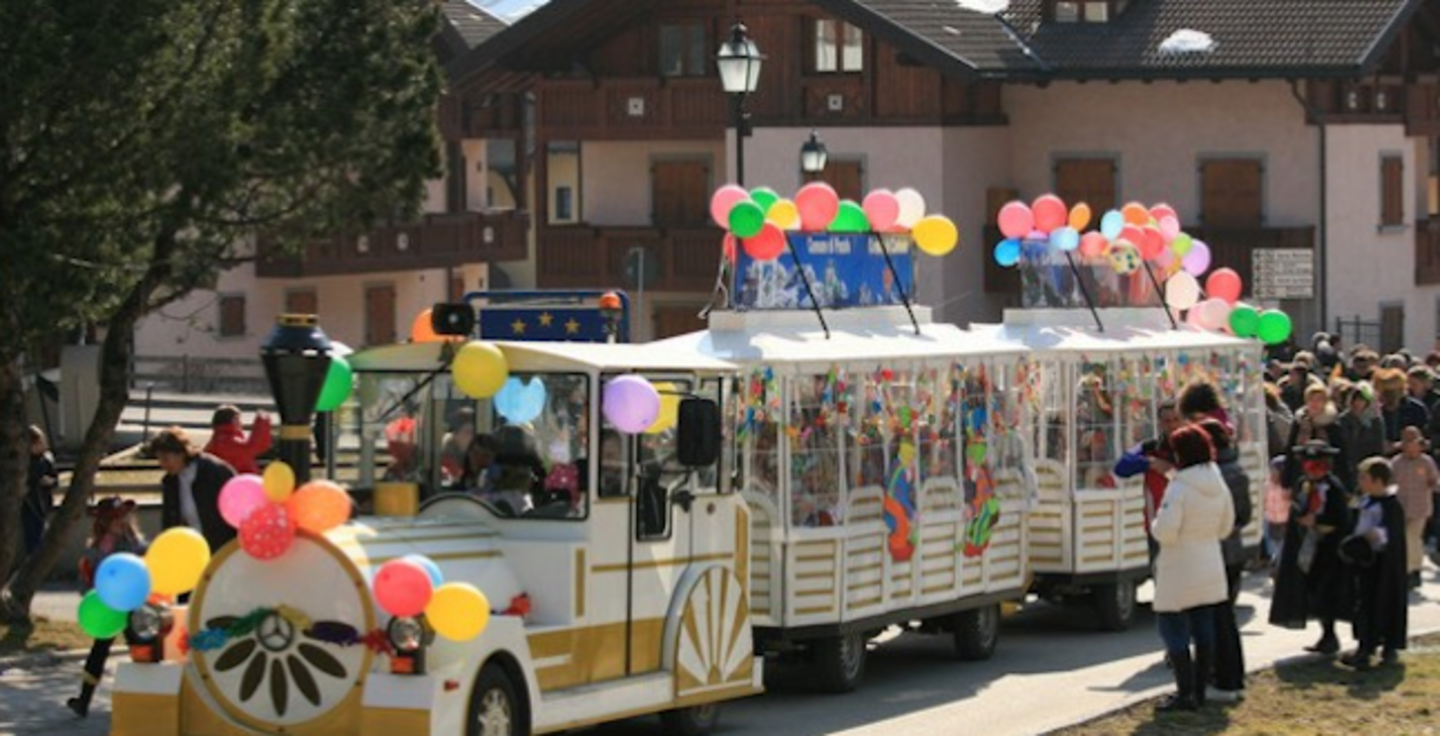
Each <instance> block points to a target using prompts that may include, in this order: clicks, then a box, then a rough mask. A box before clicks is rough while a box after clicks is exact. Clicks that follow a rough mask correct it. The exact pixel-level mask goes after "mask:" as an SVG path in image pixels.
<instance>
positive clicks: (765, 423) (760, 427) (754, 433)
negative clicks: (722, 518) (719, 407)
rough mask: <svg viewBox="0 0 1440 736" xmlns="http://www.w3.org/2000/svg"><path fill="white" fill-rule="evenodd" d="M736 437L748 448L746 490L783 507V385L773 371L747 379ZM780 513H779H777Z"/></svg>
mask: <svg viewBox="0 0 1440 736" xmlns="http://www.w3.org/2000/svg"><path fill="white" fill-rule="evenodd" d="M742 397H743V398H742V401H741V402H740V408H739V417H738V421H737V424H738V425H739V426H738V429H737V431H736V436H737V437H739V438H741V439H742V440H743V441H744V442H745V443H747V445H748V447H749V457H748V458H747V468H746V475H745V478H744V480H745V485H744V486H743V487H744V488H745V489H746V490H748V491H751V492H753V493H758V494H760V495H761V496H764V497H765V498H767V499H769V501H770V503H771V505H772V507H773V508H776V509H778V508H779V507H780V496H779V486H780V471H779V468H780V442H779V432H780V423H779V421H778V419H779V417H777V416H776V414H777V413H778V410H779V405H780V387H779V383H778V382H777V381H776V379H775V375H774V372H773V371H772V370H770V369H769V368H760V369H757V370H755V371H753V372H752V373H751V375H750V376H749V377H748V379H747V380H745V381H744V386H743V393H742ZM777 513H778V512H777Z"/></svg>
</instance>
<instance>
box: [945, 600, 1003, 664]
mask: <svg viewBox="0 0 1440 736" xmlns="http://www.w3.org/2000/svg"><path fill="white" fill-rule="evenodd" d="M999 642H1000V604H999V603H992V604H990V605H988V606H981V607H979V608H972V609H970V610H968V611H961V612H960V613H957V614H955V656H956V657H959V658H960V659H962V660H965V661H967V662H978V661H981V660H986V659H989V658H990V656H991V655H993V654H995V645H996V644H998V643H999Z"/></svg>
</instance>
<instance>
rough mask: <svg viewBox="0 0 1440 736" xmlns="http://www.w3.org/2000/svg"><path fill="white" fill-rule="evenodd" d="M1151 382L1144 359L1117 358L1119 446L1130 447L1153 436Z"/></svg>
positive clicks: (1152, 392)
mask: <svg viewBox="0 0 1440 736" xmlns="http://www.w3.org/2000/svg"><path fill="white" fill-rule="evenodd" d="M1154 385H1155V382H1154V381H1153V380H1152V375H1151V373H1150V361H1149V360H1148V359H1143V358H1141V359H1135V358H1126V359H1123V360H1121V361H1120V398H1121V409H1120V416H1121V419H1122V421H1123V422H1124V424H1123V426H1122V428H1121V431H1122V432H1124V437H1123V439H1122V440H1121V445H1122V446H1123V447H1133V446H1135V445H1138V444H1140V443H1141V442H1144V441H1145V440H1148V439H1150V438H1152V437H1154V436H1155V432H1156V428H1155V410H1156V407H1155V405H1154V404H1155V401H1154V399H1155V395H1154V394H1155V390H1154Z"/></svg>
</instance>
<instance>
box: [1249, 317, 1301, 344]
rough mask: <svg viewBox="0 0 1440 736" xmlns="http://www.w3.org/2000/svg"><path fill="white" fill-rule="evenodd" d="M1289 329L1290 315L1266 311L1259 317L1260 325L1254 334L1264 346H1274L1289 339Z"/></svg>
mask: <svg viewBox="0 0 1440 736" xmlns="http://www.w3.org/2000/svg"><path fill="white" fill-rule="evenodd" d="M1291 328H1292V325H1291V324H1290V315H1288V314H1286V313H1284V312H1281V311H1277V310H1266V311H1265V313H1264V314H1261V315H1260V324H1259V327H1257V328H1256V330H1255V334H1256V335H1258V336H1259V337H1260V339H1261V340H1263V341H1264V342H1265V344H1266V345H1276V344H1279V343H1282V342H1285V340H1286V339H1287V338H1289V337H1290V330H1291Z"/></svg>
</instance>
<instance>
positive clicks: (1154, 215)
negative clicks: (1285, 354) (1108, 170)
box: [993, 194, 1293, 345]
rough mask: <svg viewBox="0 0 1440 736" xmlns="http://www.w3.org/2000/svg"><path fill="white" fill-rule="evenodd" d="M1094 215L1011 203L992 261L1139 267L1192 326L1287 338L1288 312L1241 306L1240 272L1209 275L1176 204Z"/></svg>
mask: <svg viewBox="0 0 1440 736" xmlns="http://www.w3.org/2000/svg"><path fill="white" fill-rule="evenodd" d="M1095 215H1096V213H1094V212H1093V211H1092V210H1091V209H1090V206H1089V205H1088V204H1086V203H1084V202H1077V203H1075V204H1074V205H1073V206H1067V205H1066V203H1065V201H1064V200H1062V199H1061V198H1060V197H1058V196H1056V195H1054V194H1045V195H1042V196H1040V197H1038V198H1036V199H1035V201H1033V202H1031V203H1029V204H1027V203H1025V202H1022V201H1020V200H1014V201H1011V202H1008V203H1006V204H1005V205H1004V206H1003V207H1001V208H1000V211H999V213H998V214H997V216H996V225H997V226H998V227H999V230H1000V234H1001V236H1002V237H1003V240H1001V241H1000V242H999V243H996V244H995V247H994V250H993V257H994V259H995V262H996V263H997V264H999V265H1001V266H1004V267H1015V266H1019V265H1020V264H1021V261H1023V260H1025V259H1026V257H1027V256H1026V254H1036V253H1039V254H1045V253H1052V252H1053V253H1062V254H1064V256H1065V258H1066V259H1067V260H1069V261H1070V262H1071V263H1076V262H1077V259H1078V262H1079V263H1083V264H1086V265H1091V266H1097V265H1100V266H1103V265H1107V264H1108V265H1109V267H1110V268H1111V269H1113V270H1114V271H1115V273H1117V274H1120V275H1129V274H1133V273H1136V272H1138V271H1140V270H1142V269H1144V270H1145V271H1147V272H1148V275H1149V276H1151V277H1153V278H1154V279H1155V283H1156V285H1157V286H1159V287H1160V288H1159V292H1160V294H1161V295H1162V298H1163V299H1164V302H1165V305H1166V306H1167V307H1168V308H1170V309H1172V310H1174V311H1175V312H1177V313H1183V314H1184V317H1185V321H1186V322H1187V323H1189V324H1191V325H1193V326H1195V327H1198V328H1200V329H1204V330H1210V331H1214V332H1224V333H1227V334H1233V335H1236V336H1238V337H1249V338H1256V339H1258V340H1260V341H1262V342H1265V343H1266V344H1270V345H1274V344H1278V343H1282V342H1285V341H1286V340H1287V339H1289V338H1290V333H1291V331H1292V329H1293V326H1292V324H1291V321H1290V317H1289V315H1287V314H1285V313H1284V312H1282V311H1279V310H1274V309H1261V308H1259V307H1256V306H1253V305H1250V304H1246V303H1244V302H1242V301H1240V297H1241V295H1242V293H1243V292H1244V284H1243V283H1242V282H1241V278H1240V275H1239V274H1238V273H1236V272H1235V270H1234V269H1231V268H1225V267H1221V268H1215V269H1213V270H1212V268H1211V266H1212V263H1211V260H1212V252H1211V249H1210V246H1209V245H1208V244H1207V243H1205V242H1204V241H1201V240H1199V239H1197V238H1195V237H1193V236H1191V235H1190V234H1189V233H1187V232H1185V231H1184V230H1183V229H1182V228H1181V226H1180V216H1179V214H1178V213H1177V212H1176V211H1175V208H1174V207H1171V206H1170V205H1168V204H1164V203H1161V204H1155V205H1150V206H1146V205H1144V204H1142V203H1140V202H1129V203H1127V204H1125V206H1123V207H1121V208H1120V209H1114V210H1108V211H1106V212H1104V213H1099V216H1098V218H1097V217H1096V216H1095ZM1092 226H1093V227H1092ZM1087 228H1089V229H1087ZM1202 279H1203V280H1202Z"/></svg>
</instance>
